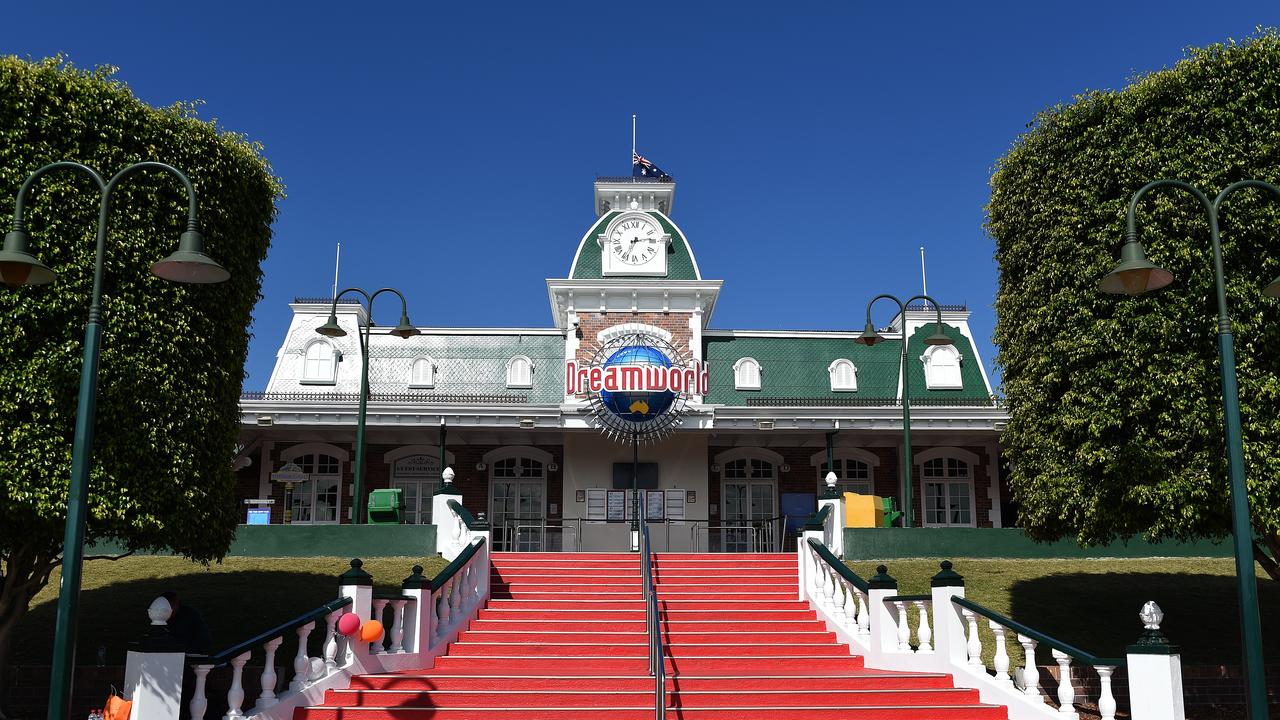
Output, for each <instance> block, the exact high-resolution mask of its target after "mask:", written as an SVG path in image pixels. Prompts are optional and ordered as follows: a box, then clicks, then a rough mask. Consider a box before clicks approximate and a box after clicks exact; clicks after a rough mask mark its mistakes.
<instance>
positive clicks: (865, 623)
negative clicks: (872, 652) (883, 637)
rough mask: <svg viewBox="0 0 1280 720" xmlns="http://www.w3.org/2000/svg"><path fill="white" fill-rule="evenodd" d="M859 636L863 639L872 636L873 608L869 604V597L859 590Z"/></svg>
mask: <svg viewBox="0 0 1280 720" xmlns="http://www.w3.org/2000/svg"><path fill="white" fill-rule="evenodd" d="M857 592H858V634H859V635H862V636H863V637H867V636H869V635H871V608H870V606H869V605H868V604H867V596H866V595H865V594H863V592H862V591H861V590H858V591H857Z"/></svg>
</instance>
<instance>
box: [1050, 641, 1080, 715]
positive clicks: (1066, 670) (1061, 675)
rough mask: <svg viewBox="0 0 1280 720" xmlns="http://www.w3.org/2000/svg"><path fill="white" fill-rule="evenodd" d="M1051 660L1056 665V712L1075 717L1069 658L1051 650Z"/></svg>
mask: <svg viewBox="0 0 1280 720" xmlns="http://www.w3.org/2000/svg"><path fill="white" fill-rule="evenodd" d="M1053 659H1054V661H1056V662H1057V663H1058V712H1059V713H1062V714H1063V715H1072V716H1075V715H1076V707H1075V702H1076V689H1075V687H1074V686H1072V684H1071V656H1070V655H1068V654H1066V653H1064V652H1062V651H1061V650H1059V649H1057V648H1054V649H1053Z"/></svg>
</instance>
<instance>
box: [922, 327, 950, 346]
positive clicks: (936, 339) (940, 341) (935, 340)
mask: <svg viewBox="0 0 1280 720" xmlns="http://www.w3.org/2000/svg"><path fill="white" fill-rule="evenodd" d="M924 344H925V345H954V344H955V343H954V341H952V339H951V338H949V337H947V336H946V335H944V334H943V333H942V330H941V328H939V329H938V330H937V331H935V332H934V333H933V334H932V335H930V336H929V337H927V338H925V339H924Z"/></svg>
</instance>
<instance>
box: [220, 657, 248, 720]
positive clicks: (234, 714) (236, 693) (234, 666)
mask: <svg viewBox="0 0 1280 720" xmlns="http://www.w3.org/2000/svg"><path fill="white" fill-rule="evenodd" d="M247 662H249V653H248V651H245V652H243V653H240V654H239V655H237V656H235V657H233V658H231V687H230V688H228V689H227V714H226V715H223V716H222V720H234V718H242V717H244V711H243V710H242V709H241V707H242V706H243V705H244V664H245V663H247Z"/></svg>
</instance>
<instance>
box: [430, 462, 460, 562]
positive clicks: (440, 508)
mask: <svg viewBox="0 0 1280 720" xmlns="http://www.w3.org/2000/svg"><path fill="white" fill-rule="evenodd" d="M440 477H441V479H442V480H443V481H444V485H442V486H441V487H440V489H439V490H436V494H435V495H433V496H432V497H431V524H432V525H435V526H436V549H438V550H439V551H440V555H441V556H442V557H443V558H444V559H445V560H452V559H454V558H456V557H458V553H460V552H462V548H463V547H464V544H465V543H461V542H459V538H461V537H463V536H465V535H466V528H464V527H461V525H462V519H461V518H459V517H458V515H457V513H455V512H454V511H453V509H452V508H450V507H449V501H450V500H456V501H457V502H458V503H461V502H462V492H461V491H459V490H458V487H457V486H456V485H454V484H453V478H454V472H453V468H445V469H444V471H443V472H441V473H440Z"/></svg>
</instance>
